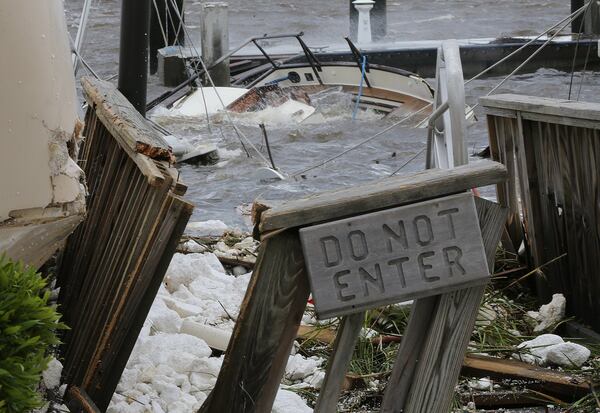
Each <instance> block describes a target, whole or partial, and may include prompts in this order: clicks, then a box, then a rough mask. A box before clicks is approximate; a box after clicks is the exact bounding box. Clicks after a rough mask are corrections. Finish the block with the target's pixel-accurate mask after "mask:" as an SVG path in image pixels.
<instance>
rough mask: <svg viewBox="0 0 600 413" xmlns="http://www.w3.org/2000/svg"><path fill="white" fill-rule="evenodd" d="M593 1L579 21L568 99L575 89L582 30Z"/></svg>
mask: <svg viewBox="0 0 600 413" xmlns="http://www.w3.org/2000/svg"><path fill="white" fill-rule="evenodd" d="M592 1H593V0H590V2H589V3H588V4H587V5H586V6H584V7H585V8H586V9H585V14H584V15H583V18H582V19H581V22H580V23H579V33H577V42H576V43H575V51H574V52H573V62H571V79H570V80H569V95H568V99H569V100H571V90H572V89H573V76H574V75H575V61H576V60H577V52H578V51H579V42H580V41H581V31H582V30H583V25H584V23H585V17H586V15H587V13H588V11H589V9H590V6H591V5H592Z"/></svg>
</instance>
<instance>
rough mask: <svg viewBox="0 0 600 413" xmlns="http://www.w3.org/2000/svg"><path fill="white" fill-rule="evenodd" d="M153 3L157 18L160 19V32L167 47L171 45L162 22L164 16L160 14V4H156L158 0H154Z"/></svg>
mask: <svg viewBox="0 0 600 413" xmlns="http://www.w3.org/2000/svg"><path fill="white" fill-rule="evenodd" d="M152 4H154V10H155V11H156V20H158V25H159V26H160V32H161V34H162V37H163V42H164V43H165V47H166V46H169V40H168V37H167V33H166V32H165V28H164V27H163V24H162V16H161V15H160V11H159V10H158V4H156V0H152Z"/></svg>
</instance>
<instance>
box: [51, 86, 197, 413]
mask: <svg viewBox="0 0 600 413" xmlns="http://www.w3.org/2000/svg"><path fill="white" fill-rule="evenodd" d="M82 83H83V88H84V93H85V95H86V98H87V100H88V103H89V109H88V112H87V115H86V125H85V130H84V136H85V137H86V138H85V142H84V144H83V146H82V148H81V150H80V153H79V154H80V155H79V156H80V157H79V164H80V165H81V167H82V168H83V169H84V171H85V174H86V177H87V186H88V192H89V195H88V199H87V207H88V214H87V219H86V220H85V221H84V223H83V224H82V225H80V226H79V228H78V229H77V230H76V231H75V232H74V233H73V235H71V237H70V238H69V240H68V243H67V247H66V250H65V252H64V256H63V259H62V264H61V266H60V271H59V278H58V285H59V286H60V287H61V292H60V297H59V302H60V305H61V312H62V313H63V314H64V321H65V322H66V323H67V324H68V325H69V327H70V328H71V329H70V330H69V331H68V332H67V334H66V336H65V337H64V343H65V344H64V345H63V347H62V355H63V357H64V370H63V379H64V381H65V382H66V383H68V384H69V391H68V393H67V398H68V399H70V403H71V404H70V407H72V409H75V410H72V411H81V410H84V411H94V410H95V409H99V410H100V411H105V410H106V408H107V407H108V404H109V402H110V400H111V397H112V395H113V392H114V390H115V388H116V386H117V384H118V381H119V379H120V377H121V374H122V372H123V369H124V368H125V365H126V363H127V360H128V359H129V355H130V354H131V351H132V349H133V346H134V344H135V341H136V339H137V337H138V334H139V331H140V329H141V327H142V325H143V323H144V321H145V319H146V316H147V314H148V311H149V310H150V306H151V305H152V302H153V300H154V297H155V296H156V293H157V291H158V289H159V287H160V284H161V282H162V279H163V276H164V273H165V271H166V269H167V267H168V265H169V262H170V260H171V257H172V255H173V253H174V251H175V248H176V246H177V243H178V241H179V238H180V236H181V234H182V233H183V230H184V228H185V225H186V224H187V221H188V219H189V217H190V215H191V212H192V209H193V206H192V205H191V204H190V203H188V202H186V201H185V200H184V199H182V198H181V196H182V195H183V194H184V193H185V191H186V187H185V186H184V185H182V184H181V183H180V182H179V181H178V179H177V171H176V170H175V169H174V168H172V167H171V165H170V162H171V156H172V155H171V152H170V150H169V148H168V147H167V146H166V145H165V144H164V143H163V141H162V138H161V137H160V136H159V135H158V134H157V132H155V131H154V130H153V129H152V128H150V127H149V126H148V124H147V122H146V121H145V119H143V117H142V116H141V115H140V114H139V113H138V112H136V111H135V110H134V109H133V107H132V106H131V105H130V104H129V102H128V101H127V100H126V99H125V98H124V97H123V96H122V95H121V94H120V93H119V92H117V91H116V90H115V89H114V88H113V87H112V86H111V85H110V84H109V83H107V82H102V81H96V80H92V79H84V80H83V82H82ZM94 405H95V406H94Z"/></svg>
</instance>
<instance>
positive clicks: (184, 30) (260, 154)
mask: <svg viewBox="0 0 600 413" xmlns="http://www.w3.org/2000/svg"><path fill="white" fill-rule="evenodd" d="M171 3H172V4H173V5H175V0H171ZM174 9H175V13H176V14H177V17H178V18H179V19H180V20H181V19H182V17H181V14H180V12H179V9H178V8H177V7H174ZM182 28H183V32H184V34H185V35H186V36H187V38H188V40H189V43H190V47H191V48H192V49H193V50H194V53H195V54H196V56H198V61H199V62H200V64H201V65H202V70H204V73H206V78H207V79H208V81H209V83H210V85H211V87H212V88H213V90H214V92H215V95H216V96H217V98H218V99H219V102H220V103H221V106H222V108H223V109H225V108H226V106H225V104H224V103H223V99H222V98H221V95H220V94H219V92H218V90H217V87H216V86H215V82H214V81H213V79H212V76H211V75H210V73H209V72H208V68H207V67H206V65H205V64H204V60H203V59H202V57H201V56H200V53H198V49H196V47H195V46H194V44H193V42H192V40H191V37H190V35H189V32H188V30H187V27H186V26H185V25H183V26H182ZM223 113H224V114H225V118H227V121H228V122H229V123H230V125H231V127H232V128H233V130H234V131H235V133H236V135H237V136H238V139H239V140H240V142H241V144H242V146H244V141H246V143H247V144H248V145H249V146H250V147H251V148H252V149H253V150H254V151H255V152H256V153H257V154H258V156H259V157H260V158H261V159H262V161H263V162H264V164H265V165H266V166H267V167H268V166H269V165H270V162H269V161H268V160H267V158H265V156H264V155H263V154H262V153H261V152H260V151H259V150H258V148H257V147H256V146H254V144H253V143H252V142H251V141H250V139H248V137H247V136H246V135H244V133H242V131H241V130H240V129H239V128H238V127H237V126H236V125H235V123H234V122H233V119H232V118H231V115H230V114H229V112H228V111H227V110H225V111H224V112H223ZM244 149H245V147H244ZM247 153H248V152H247ZM248 156H250V154H249V153H248Z"/></svg>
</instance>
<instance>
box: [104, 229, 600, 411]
mask: <svg viewBox="0 0 600 413" xmlns="http://www.w3.org/2000/svg"><path fill="white" fill-rule="evenodd" d="M257 250H258V242H257V241H255V240H254V239H253V238H251V237H250V235H249V234H245V233H242V232H240V231H237V230H232V229H230V228H227V226H226V225H225V224H223V223H222V222H220V221H209V222H201V223H200V222H199V223H191V224H189V225H188V228H187V229H186V234H185V236H184V237H183V238H182V240H181V243H180V245H179V248H178V252H179V253H178V254H175V256H174V257H173V260H172V263H171V265H170V267H169V269H168V271H167V274H166V276H165V279H164V283H163V286H162V287H161V289H160V291H159V293H158V295H157V297H156V299H155V302H154V304H153V306H152V309H151V311H150V313H149V315H148V318H147V320H146V323H145V325H144V328H143V330H142V332H141V334H140V336H139V338H138V342H137V344H136V346H135V348H134V351H133V353H132V355H131V357H130V360H129V363H128V364H127V368H126V369H125V372H124V373H123V376H122V378H121V382H120V383H119V386H118V388H117V392H116V393H115V395H114V397H113V400H112V403H111V406H110V408H109V410H108V411H109V412H112V413H117V412H118V413H123V412H126V413H129V412H132V413H133V412H139V413H141V412H147V411H150V412H157V413H162V412H165V413H170V412H189V411H193V410H197V409H198V408H199V407H200V406H201V405H202V403H203V402H204V400H205V399H206V397H207V396H208V394H209V393H210V391H211V389H212V388H213V386H214V384H215V382H216V379H217V376H218V373H219V369H220V367H221V364H222V362H223V351H224V350H225V349H226V348H227V344H228V342H229V338H230V337H231V334H232V331H233V327H234V325H235V321H236V319H237V316H238V314H239V306H240V303H241V301H242V299H243V297H244V294H245V290H246V288H247V285H248V282H249V280H250V276H251V273H250V271H251V269H252V268H253V267H254V264H255V262H256V257H257V254H258V251H257ZM408 304H410V303H408ZM565 305H566V300H565V298H564V297H563V296H562V295H560V294H557V295H555V296H554V297H553V298H552V301H551V302H550V303H548V304H546V305H543V306H541V307H540V308H539V309H538V310H537V311H532V310H533V308H532V305H531V301H528V300H525V299H523V302H521V301H520V300H516V301H515V300H513V299H510V298H508V297H507V296H505V295H504V294H502V293H501V292H499V291H498V290H493V289H492V288H490V289H489V291H488V293H487V294H486V296H485V299H484V302H483V304H482V306H481V309H480V312H479V316H478V318H477V322H476V328H475V331H474V334H473V337H472V341H471V343H470V346H469V352H470V354H468V355H467V358H466V359H465V365H464V366H463V374H464V376H463V377H462V378H461V380H460V383H459V385H458V386H457V388H456V396H455V403H454V405H455V406H464V407H461V408H460V409H458V410H455V411H457V412H459V411H460V412H464V411H468V412H476V411H481V410H478V409H480V408H481V407H486V406H487V407H490V408H492V407H498V406H501V405H502V403H505V402H506V400H507V398H508V399H509V400H514V401H515V403H519V402H523V401H531V400H532V398H533V399H535V397H537V398H539V397H542V398H543V399H544V400H547V401H548V403H550V402H552V404H555V405H561V403H563V404H562V405H564V406H567V405H568V403H567V402H568V401H573V399H575V398H576V396H577V394H579V393H577V392H583V393H582V394H583V396H581V397H583V398H581V399H580V400H578V401H577V402H576V403H579V404H578V406H579V405H582V406H593V403H595V402H594V399H593V397H592V396H589V390H588V389H589V386H588V384H587V383H588V382H592V381H593V380H594V379H597V377H595V375H597V374H598V373H596V371H600V370H598V367H599V366H600V359H599V358H597V357H592V351H590V349H588V348H586V346H583V345H582V344H579V343H577V342H574V341H573V340H567V339H563V338H562V337H560V336H559V335H557V334H552V332H553V331H554V329H555V328H556V327H557V326H559V325H560V324H561V322H564V314H565V313H564V310H565ZM410 309H411V307H410V305H406V304H397V305H391V306H388V307H384V308H380V309H377V310H372V311H368V312H367V314H366V317H365V322H364V325H363V328H362V330H361V334H360V337H359V338H358V342H357V346H356V348H355V352H354V356H353V359H352V361H351V364H350V368H349V371H348V373H347V375H346V380H345V381H344V392H343V394H342V397H341V400H340V404H339V408H340V411H372V410H378V409H379V408H380V402H381V395H382V394H383V391H385V387H386V382H387V378H388V377H389V374H390V373H391V369H392V367H393V363H394V359H395V355H396V351H397V349H398V345H399V343H400V341H401V339H402V333H403V331H404V329H405V327H406V324H407V321H408V318H409V316H410ZM302 324H303V325H302V326H301V328H300V331H299V333H298V339H297V341H296V343H295V344H294V348H293V350H292V354H291V355H290V357H289V360H288V364H287V367H286V369H285V375H284V378H283V382H282V385H281V387H280V390H279V392H278V394H277V399H276V401H275V405H274V407H273V412H276V413H284V412H285V413H295V412H310V411H312V407H314V404H315V402H316V399H317V397H318V392H319V389H320V388H321V386H322V384H323V380H324V378H325V367H326V364H327V360H328V359H329V357H330V356H331V351H332V343H333V340H334V338H335V334H336V330H337V328H338V326H339V322H338V320H327V321H324V322H318V321H317V320H316V319H315V317H314V311H313V308H312V305H310V304H309V305H308V306H307V310H306V312H305V315H304V317H303V321H302ZM539 333H543V334H539ZM482 366H483V367H482ZM557 368H558V369H559V370H557ZM546 372H548V374H550V376H548V377H551V378H552V379H553V380H556V381H557V383H561V384H565V388H566V389H567V391H571V387H572V389H573V392H574V393H573V394H571V398H570V400H569V399H566V401H562V399H561V397H563V395H561V394H557V393H553V390H552V389H550V388H549V390H548V391H547V394H546V393H545V392H546V390H545V387H544V386H545V384H546V381H545V380H547V379H548V378H547V377H545V376H544V375H545V374H546ZM570 386H571V387H570ZM563 390H564V389H563ZM532 392H533V393H532ZM577 397H579V396H577ZM559 402H560V403H559ZM495 404H497V406H496V405H495ZM590 409H591V407H590ZM557 411H558V410H557ZM582 411H588V410H582ZM589 411H593V410H589Z"/></svg>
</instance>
